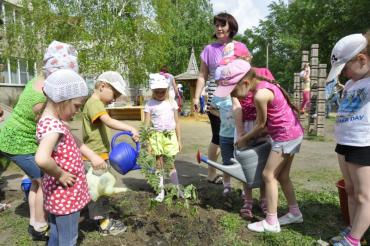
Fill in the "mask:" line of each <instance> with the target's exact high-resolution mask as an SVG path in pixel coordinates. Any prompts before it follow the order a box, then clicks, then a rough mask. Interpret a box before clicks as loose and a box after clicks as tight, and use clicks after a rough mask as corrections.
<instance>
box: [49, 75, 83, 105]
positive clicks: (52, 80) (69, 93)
mask: <svg viewBox="0 0 370 246" xmlns="http://www.w3.org/2000/svg"><path fill="white" fill-rule="evenodd" d="M43 90H44V93H45V94H46V96H47V97H48V98H50V100H52V101H53V102H55V103H59V102H63V101H66V100H69V99H73V98H78V97H86V96H87V95H88V93H89V89H88V88H87V84H86V82H85V80H84V79H83V78H82V77H81V76H80V75H79V74H77V73H76V72H75V71H73V70H70V69H59V70H57V71H55V72H53V73H52V74H50V75H49V77H47V79H46V80H45V85H44V88H43Z"/></svg>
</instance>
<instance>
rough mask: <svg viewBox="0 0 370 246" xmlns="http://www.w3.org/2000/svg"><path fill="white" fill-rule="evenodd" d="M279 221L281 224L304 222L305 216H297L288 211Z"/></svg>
mask: <svg viewBox="0 0 370 246" xmlns="http://www.w3.org/2000/svg"><path fill="white" fill-rule="evenodd" d="M279 223H280V225H289V224H296V223H303V216H302V214H300V215H298V216H295V215H293V214H291V213H287V214H286V215H283V216H281V217H280V218H279Z"/></svg>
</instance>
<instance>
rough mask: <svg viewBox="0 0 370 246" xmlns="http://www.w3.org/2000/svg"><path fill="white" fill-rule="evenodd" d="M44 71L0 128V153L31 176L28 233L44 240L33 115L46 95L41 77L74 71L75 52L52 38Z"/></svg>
mask: <svg viewBox="0 0 370 246" xmlns="http://www.w3.org/2000/svg"><path fill="white" fill-rule="evenodd" d="M43 62H44V74H43V75H41V76H38V77H36V78H34V79H32V80H31V81H29V82H28V83H27V85H26V87H25V88H24V90H23V92H22V94H21V95H20V97H19V100H18V103H17V105H16V106H15V108H14V110H13V112H12V114H11V116H10V117H9V118H8V119H7V120H6V122H5V124H4V126H3V127H2V129H1V131H0V154H1V155H4V156H5V157H6V158H8V159H9V160H11V161H14V162H15V163H16V164H17V165H18V166H19V167H20V168H21V169H22V170H23V171H24V172H25V173H26V174H27V175H28V176H29V177H30V178H31V179H32V186H31V190H30V193H29V196H28V203H29V208H30V223H29V226H28V232H29V233H30V234H31V235H32V238H33V240H41V241H45V240H47V238H48V237H47V231H48V223H47V220H46V214H45V211H44V208H43V193H42V188H41V176H42V172H41V170H40V168H39V167H38V166H37V164H36V162H35V156H34V155H35V153H36V150H37V142H36V138H35V134H36V118H37V116H38V114H39V113H40V111H41V109H42V108H43V105H44V103H45V101H46V98H45V96H44V94H43V91H42V88H43V86H44V82H45V78H46V77H47V76H48V75H50V74H51V73H52V72H54V71H56V70H58V69H60V68H69V69H73V70H75V71H76V72H77V71H78V65H77V52H76V50H75V49H74V48H73V47H72V46H70V45H68V44H64V43H61V42H58V41H53V42H52V43H51V44H50V45H49V47H48V49H47V51H46V53H45V55H44V60H43Z"/></svg>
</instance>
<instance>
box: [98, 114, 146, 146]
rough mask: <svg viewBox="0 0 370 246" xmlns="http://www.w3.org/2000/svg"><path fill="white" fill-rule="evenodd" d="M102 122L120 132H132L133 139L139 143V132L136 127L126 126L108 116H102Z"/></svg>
mask: <svg viewBox="0 0 370 246" xmlns="http://www.w3.org/2000/svg"><path fill="white" fill-rule="evenodd" d="M100 120H101V121H102V122H103V123H104V124H106V125H107V126H108V127H109V128H112V129H115V130H120V131H130V132H131V133H132V135H133V136H132V139H133V140H134V141H135V142H137V141H139V131H138V130H136V128H135V127H133V126H130V125H128V124H125V123H123V122H121V121H119V120H116V119H113V118H112V117H110V116H109V115H108V114H104V115H102V116H100Z"/></svg>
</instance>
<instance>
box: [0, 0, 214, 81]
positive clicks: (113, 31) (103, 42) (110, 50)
mask: <svg viewBox="0 0 370 246" xmlns="http://www.w3.org/2000/svg"><path fill="white" fill-rule="evenodd" d="M22 6H28V7H22V8H20V10H19V11H20V15H21V16H22V19H23V21H20V22H18V23H8V25H7V32H6V43H7V47H6V50H7V52H5V53H4V56H5V58H6V57H10V56H18V57H32V58H33V59H35V60H37V61H41V60H42V55H43V52H44V50H45V48H46V46H47V45H48V44H49V43H50V42H51V41H52V40H59V41H62V42H68V43H71V44H73V45H75V46H76V48H77V50H78V51H79V65H80V71H81V73H83V74H85V75H97V74H99V73H101V72H102V71H104V70H117V71H119V72H120V73H122V74H123V75H124V77H126V78H128V79H129V81H130V83H131V85H134V84H146V81H147V74H148V73H149V72H156V71H158V69H159V67H160V65H161V64H168V65H170V67H171V68H172V69H171V72H173V73H180V72H182V71H183V70H184V69H185V68H186V65H187V62H188V59H189V56H190V51H191V47H194V48H195V50H196V52H197V54H199V52H200V50H201V49H202V48H203V46H204V44H206V43H208V41H209V39H210V37H211V31H212V28H211V26H212V24H211V21H210V20H211V16H212V8H211V5H210V3H209V0H194V1H192V0H176V1H175V0H137V1H134V0H122V1H115V0H91V1H90V0H89V1H87V0H23V1H22ZM199 30H202V31H199ZM203 30H205V31H203ZM39 63H40V62H39Z"/></svg>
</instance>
